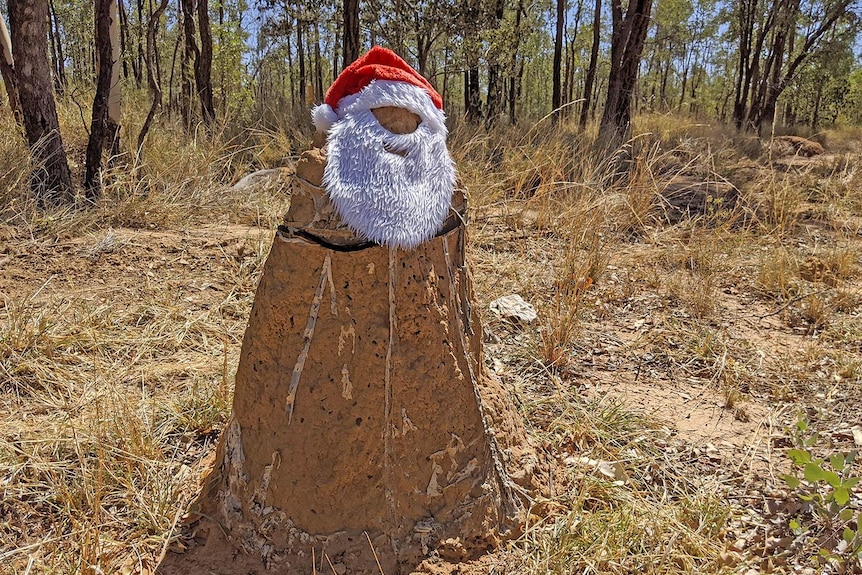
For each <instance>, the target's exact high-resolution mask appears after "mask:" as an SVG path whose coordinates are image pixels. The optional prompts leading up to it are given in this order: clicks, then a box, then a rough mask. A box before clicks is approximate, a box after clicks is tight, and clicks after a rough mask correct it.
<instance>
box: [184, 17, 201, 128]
mask: <svg viewBox="0 0 862 575" xmlns="http://www.w3.org/2000/svg"><path fill="white" fill-rule="evenodd" d="M180 5H181V7H182V11H183V38H184V40H185V42H184V48H183V54H182V56H183V58H182V66H181V69H182V102H181V103H180V111H181V112H182V116H183V124H185V126H186V128H187V129H189V128H191V125H192V100H193V99H194V97H193V96H194V92H195V90H194V87H193V84H194V81H195V77H196V76H197V68H198V61H199V59H200V49H199V48H198V44H197V40H196V39H195V35H196V31H195V19H194V13H195V0H180Z"/></svg>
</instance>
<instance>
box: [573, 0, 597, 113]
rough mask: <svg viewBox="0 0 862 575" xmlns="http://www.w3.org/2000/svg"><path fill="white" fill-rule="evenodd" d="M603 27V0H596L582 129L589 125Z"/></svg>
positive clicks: (582, 111)
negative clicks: (588, 118)
mask: <svg viewBox="0 0 862 575" xmlns="http://www.w3.org/2000/svg"><path fill="white" fill-rule="evenodd" d="M601 27H602V0H596V9H595V11H594V12H593V46H592V48H591V49H590V64H589V66H588V67H587V77H586V79H585V80H584V102H583V104H581V117H580V118H579V121H578V124H579V125H580V127H581V129H583V128H585V127H586V126H587V117H588V116H589V113H590V103H591V102H592V97H593V83H594V82H595V81H596V67H597V65H598V60H599V43H600V41H601V38H600V33H601Z"/></svg>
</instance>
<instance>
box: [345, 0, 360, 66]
mask: <svg viewBox="0 0 862 575" xmlns="http://www.w3.org/2000/svg"><path fill="white" fill-rule="evenodd" d="M342 9H343V10H344V60H343V63H344V68H347V66H348V65H349V64H350V63H351V62H353V61H354V60H356V59H357V58H359V0H344V2H343V3H342Z"/></svg>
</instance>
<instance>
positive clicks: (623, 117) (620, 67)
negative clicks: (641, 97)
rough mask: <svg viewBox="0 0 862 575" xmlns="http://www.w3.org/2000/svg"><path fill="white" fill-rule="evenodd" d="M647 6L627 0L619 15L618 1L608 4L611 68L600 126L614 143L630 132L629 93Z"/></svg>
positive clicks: (645, 2) (646, 21) (640, 0)
mask: <svg viewBox="0 0 862 575" xmlns="http://www.w3.org/2000/svg"><path fill="white" fill-rule="evenodd" d="M651 9H652V0H630V2H629V6H628V9H627V10H626V15H625V18H623V14H622V2H621V0H612V3H611V10H612V15H613V32H612V38H611V70H610V74H609V75H608V93H607V99H606V101H605V110H604V113H603V114H602V123H601V129H602V132H603V133H604V135H605V136H606V137H607V138H609V139H610V141H611V142H614V143H619V142H620V141H622V140H625V139H626V138H627V137H628V136H629V133H630V131H631V116H632V96H633V94H634V89H635V85H636V84H637V77H638V66H639V64H640V59H641V54H642V53H643V48H644V41H645V40H646V34H647V29H648V27H649V18H650V11H651Z"/></svg>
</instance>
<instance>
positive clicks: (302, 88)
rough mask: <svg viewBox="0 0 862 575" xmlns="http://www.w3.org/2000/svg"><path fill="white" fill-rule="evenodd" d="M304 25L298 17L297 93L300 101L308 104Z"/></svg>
mask: <svg viewBox="0 0 862 575" xmlns="http://www.w3.org/2000/svg"><path fill="white" fill-rule="evenodd" d="M302 26H303V22H302V20H300V19H299V18H297V19H296V50H297V56H298V59H299V78H298V80H299V82H298V84H299V86H298V88H299V90H298V94H297V95H298V96H299V101H300V102H303V103H306V104H307V103H308V102H306V101H305V100H306V94H305V85H306V78H305V44H304V42H303V41H302Z"/></svg>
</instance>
